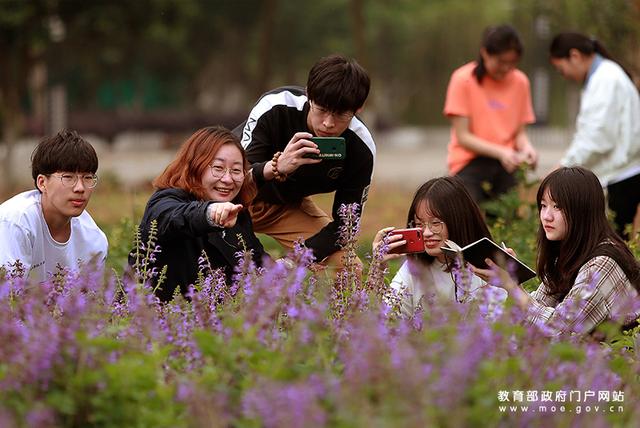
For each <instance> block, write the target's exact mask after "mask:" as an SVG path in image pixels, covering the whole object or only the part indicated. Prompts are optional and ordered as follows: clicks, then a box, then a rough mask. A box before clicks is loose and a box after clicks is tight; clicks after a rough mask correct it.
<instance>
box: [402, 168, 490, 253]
mask: <svg viewBox="0 0 640 428" xmlns="http://www.w3.org/2000/svg"><path fill="white" fill-rule="evenodd" d="M421 202H425V203H426V204H427V205H428V207H429V211H431V214H433V215H434V216H435V217H437V218H439V219H440V220H442V221H443V222H444V224H446V225H447V230H448V232H449V239H450V240H452V241H453V242H455V243H456V244H458V245H460V246H461V247H464V246H465V245H467V244H471V243H472V242H475V241H477V240H478V239H482V238H484V237H487V238H489V239H491V232H489V228H488V227H487V224H486V223H485V222H484V218H483V217H482V213H481V212H480V208H478V204H476V203H475V202H474V200H473V198H471V195H470V194H469V192H468V191H467V189H466V188H465V187H464V184H462V181H461V180H460V179H459V178H457V177H439V178H433V179H431V180H429V181H427V182H426V183H424V184H423V185H422V186H420V188H419V189H418V190H417V191H416V194H415V196H414V197H413V202H411V207H410V208H409V212H408V213H407V227H412V226H413V222H414V220H413V219H414V217H415V216H416V211H417V209H418V206H419V205H420V203H421ZM409 257H413V258H414V259H415V260H418V261H420V262H421V263H422V264H431V263H433V261H434V260H435V257H433V256H430V255H429V254H427V253H426V252H424V253H419V254H414V255H411V256H409Z"/></svg>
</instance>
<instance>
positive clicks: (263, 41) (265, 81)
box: [256, 0, 278, 94]
mask: <svg viewBox="0 0 640 428" xmlns="http://www.w3.org/2000/svg"><path fill="white" fill-rule="evenodd" d="M277 8H278V0H264V2H263V10H262V17H263V18H262V22H261V24H262V25H261V27H262V30H261V37H260V52H259V53H258V55H259V59H258V70H257V71H258V76H257V79H256V93H257V94H262V93H264V92H266V91H267V90H268V89H269V87H268V86H269V80H270V79H271V58H272V50H273V33H274V30H275V22H276V10H277Z"/></svg>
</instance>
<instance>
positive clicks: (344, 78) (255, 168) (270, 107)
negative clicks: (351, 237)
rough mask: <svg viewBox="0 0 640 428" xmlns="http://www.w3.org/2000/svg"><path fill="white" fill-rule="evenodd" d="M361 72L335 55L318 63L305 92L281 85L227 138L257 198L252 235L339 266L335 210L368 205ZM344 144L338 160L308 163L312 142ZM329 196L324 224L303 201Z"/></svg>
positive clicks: (369, 147)
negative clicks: (247, 165)
mask: <svg viewBox="0 0 640 428" xmlns="http://www.w3.org/2000/svg"><path fill="white" fill-rule="evenodd" d="M369 87H370V80H369V76H368V75H367V72H366V71H365V70H364V69H363V68H362V67H361V66H360V65H359V64H358V63H357V62H355V61H354V60H351V59H347V58H345V57H343V56H340V55H331V56H328V57H326V58H322V59H320V60H319V61H318V62H317V63H316V64H315V65H314V66H313V67H312V68H311V70H310V72H309V76H308V80H307V86H306V88H302V87H294V86H287V87H281V88H277V89H274V90H272V91H270V92H268V93H266V94H264V95H263V96H262V97H261V98H260V100H258V102H257V104H256V105H255V106H254V107H253V110H251V113H250V114H249V118H248V119H247V120H246V121H245V122H244V123H243V124H242V125H240V126H238V127H237V128H236V129H235V130H234V132H235V133H236V135H238V136H239V137H240V138H241V140H242V145H243V147H244V148H245V150H246V151H247V156H248V158H249V161H250V162H251V164H252V174H253V178H254V180H255V182H256V184H257V186H258V196H257V198H256V200H255V201H254V203H253V204H252V206H251V208H250V210H251V217H252V219H253V227H254V230H255V232H259V233H265V234H267V235H269V236H271V237H273V238H274V239H276V240H277V241H278V242H279V243H280V244H281V245H282V246H283V247H285V248H288V249H291V248H293V243H294V242H295V241H296V240H299V239H302V240H303V241H304V243H305V245H306V246H307V247H308V248H310V249H311V250H312V251H313V254H314V256H315V260H316V261H317V262H323V264H326V263H330V264H332V265H336V266H341V256H342V252H341V251H340V244H339V242H340V240H339V232H338V231H339V227H340V225H341V224H340V219H339V216H338V209H339V208H340V206H341V205H342V204H351V203H358V204H359V205H360V207H362V206H363V205H364V203H365V201H366V199H367V193H368V190H369V185H370V183H371V177H372V174H373V164H374V159H375V144H374V142H373V138H372V136H371V133H370V132H369V130H368V129H367V128H366V126H365V125H364V123H363V122H362V121H361V120H360V119H359V118H358V117H357V116H356V114H357V113H359V112H360V111H361V110H362V107H363V105H364V102H365V100H366V99H367V96H368V95H369ZM314 136H315V137H343V138H344V139H345V143H346V156H345V157H344V158H343V159H322V160H321V159H313V158H310V157H307V156H309V155H314V154H319V150H318V147H317V145H316V144H315V143H313V142H312V141H311V140H310V138H311V137H314ZM334 191H335V196H334V201H333V209H332V215H331V217H330V216H329V215H327V214H326V213H325V212H324V211H322V210H321V209H320V208H319V207H318V206H316V204H315V203H314V202H313V201H312V200H311V198H310V196H312V195H316V194H320V193H330V192H334Z"/></svg>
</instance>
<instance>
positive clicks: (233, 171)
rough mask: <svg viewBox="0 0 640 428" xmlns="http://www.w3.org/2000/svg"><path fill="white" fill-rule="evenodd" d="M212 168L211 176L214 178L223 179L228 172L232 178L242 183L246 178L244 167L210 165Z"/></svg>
mask: <svg viewBox="0 0 640 428" xmlns="http://www.w3.org/2000/svg"><path fill="white" fill-rule="evenodd" d="M209 168H210V169H211V176H213V178H215V179H218V180H221V179H222V178H223V177H224V176H225V175H226V174H227V173H229V176H230V177H231V179H232V180H233V181H235V182H237V183H241V182H242V181H243V180H244V171H243V170H242V168H237V167H236V168H225V167H224V166H222V165H209Z"/></svg>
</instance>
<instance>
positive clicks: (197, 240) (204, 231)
mask: <svg viewBox="0 0 640 428" xmlns="http://www.w3.org/2000/svg"><path fill="white" fill-rule="evenodd" d="M210 203H211V201H203V200H199V199H198V198H197V197H196V196H195V195H193V194H191V193H188V192H186V191H184V190H181V189H162V190H158V191H157V192H155V193H154V194H153V195H151V198H150V199H149V202H147V206H146V208H145V210H144V215H143V217H142V221H141V222H140V233H141V238H142V242H143V243H145V245H146V242H147V239H148V236H149V229H150V227H151V222H152V221H153V220H157V223H158V226H157V229H158V233H157V241H156V244H157V245H159V246H160V250H161V251H160V253H159V254H156V261H155V263H154V264H153V266H155V267H156V268H157V270H158V271H160V270H161V269H162V267H163V266H165V265H166V266H167V274H166V275H167V277H166V279H165V281H164V282H163V283H162V285H161V287H160V288H158V289H157V290H156V295H157V296H158V297H159V298H160V300H162V301H165V302H166V301H169V300H171V296H172V295H173V291H174V290H175V288H176V287H177V286H180V291H181V292H182V294H183V295H184V294H185V293H186V292H187V287H188V285H190V284H193V283H194V282H195V281H196V279H197V277H198V259H199V258H200V257H201V255H202V251H203V250H204V251H205V252H206V254H207V256H208V258H209V262H210V263H211V267H212V268H214V269H215V268H224V271H225V274H226V277H227V284H230V280H231V277H232V275H233V269H234V267H235V266H236V264H237V258H236V253H237V252H238V251H243V249H244V247H243V245H242V243H241V241H244V245H246V249H247V250H253V260H254V261H255V262H256V263H257V264H258V266H261V265H262V258H263V256H264V255H265V252H264V248H263V247H262V244H261V243H260V241H259V240H258V238H257V237H256V235H255V234H254V233H253V226H252V224H251V218H250V216H249V213H248V212H247V211H242V212H240V214H239V215H238V221H237V222H236V225H235V226H234V227H232V228H226V229H225V228H219V227H214V226H211V225H209V223H208V222H207V219H206V210H207V207H208V206H209V204H210ZM134 263H135V248H134V250H133V251H132V252H131V253H130V254H129V264H130V265H132V266H133V264H134ZM205 273H207V272H205ZM154 286H155V284H154Z"/></svg>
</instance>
